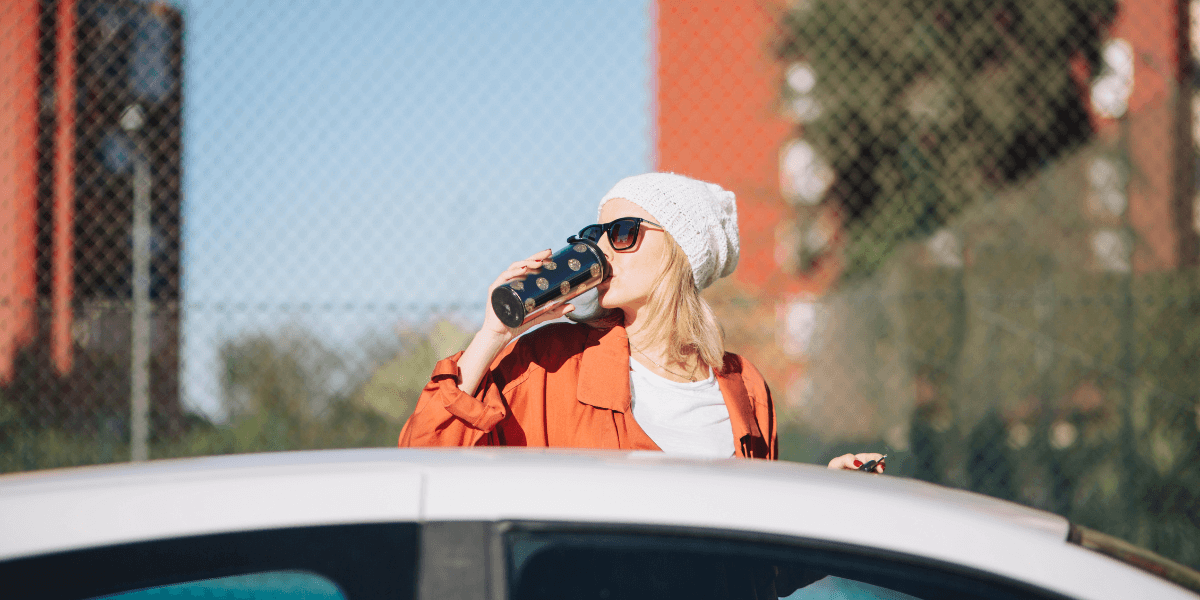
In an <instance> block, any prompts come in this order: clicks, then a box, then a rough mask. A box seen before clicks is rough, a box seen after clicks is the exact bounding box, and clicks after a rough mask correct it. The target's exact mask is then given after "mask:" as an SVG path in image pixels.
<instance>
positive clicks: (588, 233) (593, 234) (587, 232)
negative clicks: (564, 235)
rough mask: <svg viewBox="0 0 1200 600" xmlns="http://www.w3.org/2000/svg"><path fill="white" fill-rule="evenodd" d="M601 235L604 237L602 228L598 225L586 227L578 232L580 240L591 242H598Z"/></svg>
mask: <svg viewBox="0 0 1200 600" xmlns="http://www.w3.org/2000/svg"><path fill="white" fill-rule="evenodd" d="M602 235H604V227H603V226H600V225H588V226H587V227H584V228H583V229H580V230H579V237H580V238H582V239H585V240H589V241H593V242H598V241H600V236H602Z"/></svg>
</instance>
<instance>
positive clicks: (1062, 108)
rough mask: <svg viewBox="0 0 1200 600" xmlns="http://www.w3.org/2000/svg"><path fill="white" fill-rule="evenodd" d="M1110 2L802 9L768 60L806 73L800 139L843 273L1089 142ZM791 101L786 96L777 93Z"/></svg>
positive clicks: (864, 268) (1020, 0)
mask: <svg viewBox="0 0 1200 600" xmlns="http://www.w3.org/2000/svg"><path fill="white" fill-rule="evenodd" d="M1115 9H1116V2H1115V0H1002V1H997V2H983V1H982V0H808V1H803V2H798V3H795V4H794V7H793V8H792V9H791V11H790V12H789V13H788V15H787V18H786V19H785V28H784V32H785V33H784V37H783V42H782V44H781V46H780V48H779V56H780V58H781V59H782V60H785V61H787V62H789V63H795V62H797V61H801V62H802V63H803V64H806V65H807V67H806V68H807V69H809V72H810V73H812V74H813V75H815V85H813V86H812V89H811V91H810V92H809V91H803V90H802V91H803V92H804V93H805V94H810V95H809V96H807V97H806V98H805V101H806V102H808V105H807V106H808V109H806V114H807V118H808V120H809V122H807V123H806V124H805V125H804V126H803V137H804V139H805V140H807V141H808V142H809V143H810V144H812V146H813V147H814V148H815V149H816V150H817V152H818V153H819V154H820V155H821V156H822V157H823V158H824V160H825V161H826V162H828V164H829V166H830V167H831V169H832V171H833V173H834V182H833V184H832V187H831V188H830V190H829V192H828V193H827V194H826V195H825V200H824V201H826V202H833V203H836V205H837V207H838V209H839V212H840V213H841V215H842V217H843V220H844V223H845V225H846V228H847V245H846V248H845V259H846V266H847V270H848V272H849V273H850V274H852V275H853V274H861V273H866V272H870V271H871V270H873V269H874V268H875V267H876V266H877V265H878V264H879V263H880V262H882V260H883V259H884V258H886V257H887V256H888V255H889V254H891V253H892V251H893V250H894V249H895V248H896V247H897V246H898V245H899V244H900V243H902V242H903V241H905V240H907V239H911V238H913V237H916V236H921V235H923V234H928V233H931V232H932V231H934V230H935V229H937V228H938V227H940V226H941V225H942V224H944V223H945V222H946V220H947V218H948V217H950V216H952V215H954V214H956V213H957V212H959V210H960V209H961V208H962V207H963V206H965V205H966V204H968V203H970V202H972V201H975V200H977V199H979V198H980V197H983V196H987V195H988V194H989V193H991V192H994V191H995V190H996V189H998V188H1002V187H1004V186H1007V185H1010V184H1012V183H1014V182H1016V181H1018V180H1021V179H1022V178H1024V177H1026V176H1027V175H1028V174H1029V173H1030V172H1031V171H1033V170H1035V169H1037V168H1038V167H1039V166H1040V165H1043V164H1045V163H1046V162H1047V161H1049V160H1051V159H1053V158H1055V157H1057V156H1059V155H1060V154H1062V153H1063V152H1064V151H1066V150H1068V149H1070V148H1072V147H1075V146H1077V145H1079V144H1080V143H1081V142H1083V141H1085V140H1087V139H1088V138H1089V137H1090V136H1091V135H1092V129H1091V126H1090V123H1089V120H1088V114H1087V111H1086V108H1085V106H1084V94H1083V90H1082V87H1081V86H1080V85H1079V84H1080V83H1082V82H1081V81H1078V80H1077V78H1076V77H1073V75H1072V64H1075V65H1080V66H1081V65H1088V66H1089V67H1090V72H1091V73H1092V74H1096V73H1097V72H1098V70H1099V69H1098V64H1099V54H1100V46H1101V43H1102V33H1103V28H1104V26H1105V24H1106V23H1108V22H1109V21H1111V19H1112V17H1113V15H1114V12H1115ZM789 94H790V95H791V96H793V97H792V98H790V100H794V99H795V98H794V96H795V94H796V92H795V91H792V92H789Z"/></svg>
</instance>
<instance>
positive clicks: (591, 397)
mask: <svg viewBox="0 0 1200 600" xmlns="http://www.w3.org/2000/svg"><path fill="white" fill-rule="evenodd" d="M579 360H580V364H579V383H578V384H577V387H576V397H577V398H578V399H579V401H580V402H582V403H584V404H587V405H589V406H595V407H596V408H603V409H605V410H615V411H617V412H620V413H629V412H631V410H632V402H631V399H630V393H629V337H628V335H627V334H626V333H625V328H624V327H622V326H620V325H617V326H615V327H613V328H612V329H609V330H602V329H596V330H593V331H591V332H589V334H588V336H587V341H586V342H585V343H584V348H583V352H581V353H580V358H579ZM725 361H726V371H725V373H718V374H717V385H718V386H720V388H721V396H723V397H724V398H725V406H726V407H727V408H728V409H729V424H730V425H731V426H732V427H733V439H734V440H738V441H740V440H741V439H742V438H744V437H745V436H747V435H749V436H752V437H756V438H761V437H762V432H761V431H760V430H759V428H758V420H757V419H755V418H754V406H753V403H752V402H751V400H750V394H749V393H747V392H746V386H745V385H744V384H743V383H742V365H741V360H740V359H739V357H738V356H736V355H733V354H726V355H725Z"/></svg>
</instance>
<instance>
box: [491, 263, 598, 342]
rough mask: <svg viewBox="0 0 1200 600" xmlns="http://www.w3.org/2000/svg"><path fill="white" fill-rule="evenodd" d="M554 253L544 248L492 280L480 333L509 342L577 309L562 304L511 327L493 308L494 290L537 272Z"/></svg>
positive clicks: (510, 266) (514, 264)
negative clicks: (501, 319) (532, 328)
mask: <svg viewBox="0 0 1200 600" xmlns="http://www.w3.org/2000/svg"><path fill="white" fill-rule="evenodd" d="M552 254H553V252H552V251H551V250H542V251H541V252H538V253H537V254H534V255H533V256H530V257H529V258H527V259H525V260H518V261H517V262H515V263H513V264H511V265H509V266H508V268H507V269H505V270H504V272H503V273H501V274H500V276H499V277H497V278H496V281H493V282H492V285H491V286H489V287H488V295H487V301H486V302H484V306H485V307H486V308H485V309H484V315H483V329H481V330H480V333H483V334H485V335H489V336H493V337H496V338H500V339H503V340H504V343H505V344H507V343H508V342H509V341H512V340H513V339H514V338H516V337H517V336H519V335H521V334H522V333H525V331H527V330H528V329H529V328H531V327H533V326H535V325H538V324H540V323H544V322H546V321H549V320H552V319H557V318H559V317H561V316H563V315H565V314H567V313H569V312H571V311H572V310H575V307H574V306H572V305H570V304H560V305H558V306H555V307H553V308H551V309H549V310H547V311H545V312H543V313H542V314H540V315H538V316H537V318H535V319H532V320H530V321H529V322H527V323H524V324H522V325H521V326H520V327H509V326H507V325H505V324H504V323H502V322H501V321H500V317H497V316H496V311H495V310H493V309H492V292H493V291H494V290H495V289H496V288H498V287H500V286H501V285H504V284H506V283H508V282H510V281H513V280H515V279H519V278H521V277H524V276H526V275H528V274H529V273H536V272H537V271H538V270H539V269H540V268H541V267H542V263H543V262H544V261H545V260H546V259H547V258H550V256H551V255H552Z"/></svg>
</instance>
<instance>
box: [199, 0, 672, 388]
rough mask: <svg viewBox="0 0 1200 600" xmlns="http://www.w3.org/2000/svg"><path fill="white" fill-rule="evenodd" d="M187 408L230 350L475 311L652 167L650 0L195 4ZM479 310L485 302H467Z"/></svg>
mask: <svg viewBox="0 0 1200 600" xmlns="http://www.w3.org/2000/svg"><path fill="white" fill-rule="evenodd" d="M183 10H184V13H185V23H186V25H185V26H186V42H185V88H184V95H185V134H184V136H185V137H184V148H185V159H184V162H185V164H184V195H185V204H184V213H185V226H184V245H185V250H184V297H185V312H184V324H183V329H184V331H183V333H184V340H185V341H184V362H185V366H184V377H183V379H184V388H185V401H186V402H189V403H190V405H191V406H193V407H195V408H197V409H199V410H203V411H205V412H212V411H213V410H214V409H215V408H216V402H217V395H216V392H217V390H216V383H217V380H216V372H215V367H216V365H215V362H214V360H215V358H216V348H217V346H218V345H219V344H220V342H221V341H222V340H223V339H226V338H227V337H230V336H236V335H239V334H241V333H244V332H247V331H255V330H265V331H271V330H274V329H278V328H279V327H282V326H284V325H286V324H289V323H295V322H300V323H302V324H304V325H305V326H307V327H309V328H311V329H313V330H314V331H315V332H316V333H318V334H319V335H320V336H322V337H323V338H326V339H329V340H331V341H332V342H333V343H346V342H349V341H350V340H353V339H355V338H356V337H359V336H360V335H361V334H362V333H363V332H367V331H373V330H379V329H383V330H390V329H391V328H392V327H393V326H394V324H395V323H397V322H400V321H406V320H407V321H411V320H412V319H420V315H423V314H428V312H427V311H428V310H429V309H438V308H440V307H446V306H451V305H475V306H478V307H479V308H478V309H479V310H482V308H481V304H482V299H483V296H484V294H485V292H486V288H487V285H488V284H489V283H490V282H491V280H492V279H493V278H494V276H495V274H496V273H498V272H499V271H500V270H502V269H503V267H504V266H506V265H507V264H508V263H510V262H512V261H514V260H518V259H520V258H524V257H525V256H527V255H529V254H531V253H533V252H535V251H537V250H539V249H543V248H548V247H555V248H557V247H559V246H561V245H563V243H565V239H566V236H567V235H569V234H570V233H572V232H573V231H574V230H576V229H578V228H579V227H580V226H582V225H585V224H587V223H590V222H592V221H593V220H594V217H595V206H596V202H597V200H598V199H599V197H600V196H601V195H602V194H603V193H604V192H605V191H606V190H607V189H608V188H609V187H610V186H611V185H612V184H613V183H615V182H616V181H617V180H618V179H620V178H621V177H624V176H626V175H630V174H634V173H639V172H644V171H646V170H649V169H650V168H652V162H653V161H652V147H651V136H652V132H651V114H650V109H651V98H650V89H651V88H650V86H651V75H652V73H651V47H650V44H651V10H650V6H649V5H648V3H647V2H646V1H638V2H605V3H597V2H577V1H562V0H555V1H545V0H539V1H524V2H480V1H471V2H426V1H412V0H406V1H404V2H384V1H377V2H356V3H351V2H328V1H326V2H316V1H302V2H297V1H295V0H292V1H287V2H284V1H274V0H254V1H252V2H244V1H217V0H189V1H188V2H185V3H183ZM468 310H470V309H468Z"/></svg>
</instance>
